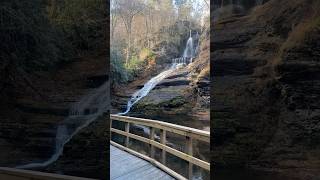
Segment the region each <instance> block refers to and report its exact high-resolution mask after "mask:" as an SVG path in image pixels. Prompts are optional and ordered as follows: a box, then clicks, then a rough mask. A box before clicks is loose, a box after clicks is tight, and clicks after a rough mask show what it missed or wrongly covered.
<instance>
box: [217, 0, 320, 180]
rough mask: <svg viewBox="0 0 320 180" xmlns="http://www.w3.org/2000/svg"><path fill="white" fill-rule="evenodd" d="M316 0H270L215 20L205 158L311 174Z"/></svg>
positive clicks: (318, 131) (318, 116)
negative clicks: (207, 154) (209, 135)
mask: <svg viewBox="0 0 320 180" xmlns="http://www.w3.org/2000/svg"><path fill="white" fill-rule="evenodd" d="M319 12H320V3H319V1H317V0H311V1H304V0H296V1H289V0H271V1H268V2H266V3H265V4H263V5H261V6H257V7H255V8H254V9H252V10H251V11H250V12H249V13H248V14H236V13H235V14H232V15H229V16H228V17H225V18H221V19H219V20H218V21H216V22H215V23H214V27H213V34H212V36H213V42H212V44H211V46H212V54H211V56H212V58H211V65H212V72H213V73H212V75H211V76H212V85H213V89H212V107H211V108H212V116H213V117H212V121H211V123H212V124H211V128H213V132H214V134H213V146H214V149H213V151H212V159H213V161H214V162H215V164H216V166H217V167H219V166H224V167H231V166H236V167H248V166H249V167H259V168H266V169H269V170H270V169H273V170H280V171H289V172H294V173H292V175H296V176H300V177H301V176H303V177H309V178H310V177H311V176H317V175H319V174H318V171H317V170H318V169H319V168H320V156H319V154H320V146H319V140H320V111H319V107H320V104H319V102H320V101H319V100H320V91H319V87H320V86H319V85H320V64H319V59H320V51H319V47H320V45H319V38H320V36H319V32H320V16H319Z"/></svg>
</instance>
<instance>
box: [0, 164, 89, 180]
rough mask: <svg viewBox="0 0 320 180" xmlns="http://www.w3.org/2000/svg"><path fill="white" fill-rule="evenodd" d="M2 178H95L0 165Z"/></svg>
mask: <svg viewBox="0 0 320 180" xmlns="http://www.w3.org/2000/svg"><path fill="white" fill-rule="evenodd" d="M0 179H1V180H94V179H89V178H81V177H75V176H67V175H61V174H52V173H44V172H38V171H30V170H23V169H15V168H6V167H0Z"/></svg>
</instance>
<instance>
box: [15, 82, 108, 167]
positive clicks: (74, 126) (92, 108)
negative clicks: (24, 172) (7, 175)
mask: <svg viewBox="0 0 320 180" xmlns="http://www.w3.org/2000/svg"><path fill="white" fill-rule="evenodd" d="M109 89H110V86H109V82H108V81H107V82H105V83H104V84H103V85H102V86H100V87H99V88H97V89H95V90H93V91H92V92H91V93H89V94H87V95H85V96H84V97H83V98H82V99H81V100H80V101H79V102H77V103H75V104H74V105H73V106H72V107H71V109H70V114H69V116H68V117H67V118H66V119H65V120H63V121H62V122H61V123H60V124H59V125H58V127H57V131H56V138H55V149H54V153H53V154H52V156H51V157H50V158H49V159H47V160H46V161H44V162H39V163H30V164H26V165H20V166H16V168H21V169H30V168H37V167H46V166H48V165H50V164H51V163H53V162H55V161H56V160H57V159H58V158H59V157H60V155H62V153H63V148H64V145H65V144H66V143H68V142H69V141H70V140H71V139H72V137H73V136H74V135H75V134H77V133H78V132H79V131H80V130H81V129H83V128H85V127H87V126H88V125H89V124H90V123H92V122H93V121H95V120H96V119H97V118H98V117H99V116H101V115H102V114H103V113H104V112H107V110H108V108H109V91H110V90H109Z"/></svg>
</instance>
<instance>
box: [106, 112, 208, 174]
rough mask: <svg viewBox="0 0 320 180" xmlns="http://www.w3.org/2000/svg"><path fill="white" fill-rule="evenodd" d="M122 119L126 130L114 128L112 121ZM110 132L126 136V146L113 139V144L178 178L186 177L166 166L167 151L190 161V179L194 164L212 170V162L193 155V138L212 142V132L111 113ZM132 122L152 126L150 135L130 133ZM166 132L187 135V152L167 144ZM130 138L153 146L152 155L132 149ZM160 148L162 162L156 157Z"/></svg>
mask: <svg viewBox="0 0 320 180" xmlns="http://www.w3.org/2000/svg"><path fill="white" fill-rule="evenodd" d="M113 120H115V121H121V122H124V123H125V130H124V131H122V130H119V129H116V128H113V126H112V121H113ZM110 123H111V124H110V126H111V127H110V132H113V133H117V134H120V135H122V136H125V137H126V139H125V146H122V145H120V144H117V143H115V142H113V141H111V144H113V145H116V146H117V147H120V148H122V149H123V150H126V151H128V152H129V153H132V154H134V155H138V156H140V157H141V158H143V159H145V160H148V161H150V162H151V163H153V164H154V165H156V166H158V167H159V168H161V169H162V170H164V171H165V172H167V173H169V174H170V175H172V176H174V177H175V178H177V179H185V178H184V177H183V176H181V175H179V174H177V173H175V172H174V171H172V170H171V169H170V168H168V167H167V166H166V153H167V152H168V153H170V154H172V155H174V156H176V157H178V158H181V159H183V160H185V161H187V162H189V171H188V177H189V179H190V178H191V177H192V174H193V165H197V166H199V167H200V168H203V169H205V170H207V171H209V172H210V162H206V161H203V160H201V159H199V158H196V157H194V156H193V146H192V145H193V139H196V140H200V141H204V142H207V143H210V132H207V131H203V130H199V129H194V128H190V127H185V126H181V125H176V124H172V123H167V122H162V121H156V120H151V119H144V118H136V117H128V116H121V115H115V114H111V115H110ZM130 124H136V125H143V126H146V127H149V128H150V137H149V138H146V137H143V136H139V135H136V134H133V133H130ZM155 129H159V130H160V142H157V141H155V139H154V137H155ZM166 132H171V133H174V134H179V135H182V136H185V137H186V139H187V153H184V152H182V151H178V150H176V149H174V148H171V147H169V146H167V145H166ZM129 138H132V139H135V140H138V141H141V142H144V143H147V144H149V145H150V146H151V149H150V157H148V156H145V155H142V154H140V153H138V152H136V151H134V150H132V149H129V148H128V146H129ZM155 147H156V148H159V149H161V150H162V153H161V160H162V162H161V163H160V162H158V161H157V160H155V158H154V156H155V155H154V153H155V149H154V148H155Z"/></svg>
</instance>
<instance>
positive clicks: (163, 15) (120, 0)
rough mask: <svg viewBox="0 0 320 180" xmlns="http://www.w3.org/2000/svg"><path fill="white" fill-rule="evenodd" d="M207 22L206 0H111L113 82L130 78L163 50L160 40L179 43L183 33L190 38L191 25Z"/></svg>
mask: <svg viewBox="0 0 320 180" xmlns="http://www.w3.org/2000/svg"><path fill="white" fill-rule="evenodd" d="M205 23H207V24H209V1H207V0H147V1H145V0H134V1H132V0H111V1H110V39H111V71H112V74H111V75H112V76H113V77H112V79H113V82H117V83H119V82H120V83H121V82H126V81H128V80H130V79H131V78H132V76H134V75H135V74H136V73H137V71H139V68H143V65H146V64H148V62H147V61H154V56H155V54H159V53H161V52H159V51H160V50H161V48H160V49H159V48H158V47H159V44H162V45H167V46H168V45H170V44H175V45H177V46H179V45H181V41H182V39H181V36H182V34H183V35H185V36H184V38H187V37H188V36H187V34H188V33H189V30H190V28H191V26H193V28H198V29H201V27H203V26H204V24H205ZM186 27H188V28H186ZM183 40H184V39H183ZM157 51H158V52H157ZM141 54H145V55H144V56H141ZM142 57H144V58H142Z"/></svg>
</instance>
